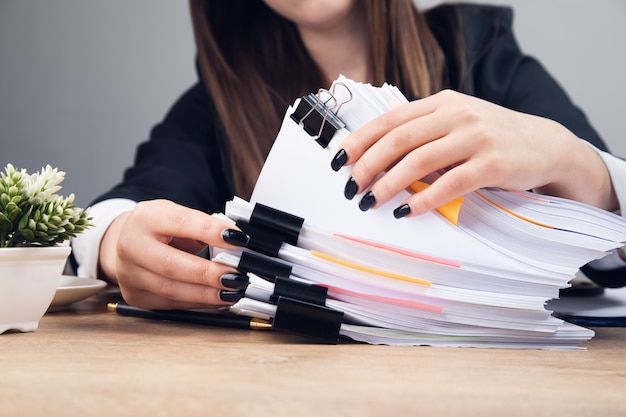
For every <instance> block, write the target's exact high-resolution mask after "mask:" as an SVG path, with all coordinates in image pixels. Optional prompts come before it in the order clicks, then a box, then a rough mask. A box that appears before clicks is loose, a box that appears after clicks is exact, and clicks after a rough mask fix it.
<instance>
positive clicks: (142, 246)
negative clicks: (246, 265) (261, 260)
mask: <svg viewBox="0 0 626 417" xmlns="http://www.w3.org/2000/svg"><path fill="white" fill-rule="evenodd" d="M138 250H139V251H141V253H140V254H137V251H138ZM117 252H118V257H119V259H120V262H122V263H123V264H126V265H136V266H138V267H140V268H143V269H144V270H147V271H151V272H152V273H153V274H154V275H155V276H158V277H167V278H168V279H171V280H175V281H180V282H186V283H191V284H199V285H203V286H207V287H213V288H223V285H222V283H221V277H222V275H224V274H226V273H228V272H235V270H234V268H232V267H230V266H227V265H223V264H219V263H216V262H212V261H209V260H207V259H205V258H202V257H199V256H196V255H194V254H191V253H188V252H185V251H182V250H179V249H176V248H174V247H172V246H170V245H169V244H167V243H165V242H159V241H158V240H154V239H153V238H151V237H150V236H149V235H144V237H139V238H136V237H132V236H131V237H127V236H126V235H124V236H120V238H119V241H118V244H117ZM118 271H120V272H119V273H118V275H120V274H123V273H124V268H118ZM119 279H120V278H119V277H118V280H119ZM144 282H145V285H146V286H147V285H150V283H149V281H144Z"/></svg>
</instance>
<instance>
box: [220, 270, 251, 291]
mask: <svg viewBox="0 0 626 417" xmlns="http://www.w3.org/2000/svg"><path fill="white" fill-rule="evenodd" d="M220 282H221V283H222V285H223V286H225V287H226V288H232V289H234V290H245V289H246V288H248V283H249V282H250V278H248V276H247V275H246V274H238V273H236V272H228V273H226V274H224V275H222V277H221V278H220Z"/></svg>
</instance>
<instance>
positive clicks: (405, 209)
mask: <svg viewBox="0 0 626 417" xmlns="http://www.w3.org/2000/svg"><path fill="white" fill-rule="evenodd" d="M410 212H411V207H409V205H408V204H403V205H401V206H400V207H398V208H396V209H395V210H394V211H393V217H395V218H396V219H401V218H403V217H404V216H406V215H408V214H409V213H410Z"/></svg>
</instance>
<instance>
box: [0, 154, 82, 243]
mask: <svg viewBox="0 0 626 417" xmlns="http://www.w3.org/2000/svg"><path fill="white" fill-rule="evenodd" d="M64 178H65V172H63V171H59V170H58V169H57V168H54V169H53V168H52V167H51V166H50V165H47V166H46V167H45V168H42V169H41V172H37V173H34V174H28V173H27V172H26V170H24V169H21V170H18V169H16V168H15V167H13V165H11V164H8V165H7V166H6V167H5V169H4V172H0V248H7V247H16V246H32V245H37V246H55V245H57V244H59V243H61V242H64V241H66V240H69V239H70V238H72V237H75V236H76V235H77V234H78V233H81V232H83V231H84V230H85V229H87V228H88V227H91V226H93V225H92V224H91V218H90V217H88V216H87V212H86V211H85V210H83V209H81V208H79V207H76V206H74V194H71V195H70V196H69V197H67V198H65V197H62V196H60V195H57V194H56V193H57V191H59V190H60V189H61V186H60V183H61V182H62V181H63V179H64Z"/></svg>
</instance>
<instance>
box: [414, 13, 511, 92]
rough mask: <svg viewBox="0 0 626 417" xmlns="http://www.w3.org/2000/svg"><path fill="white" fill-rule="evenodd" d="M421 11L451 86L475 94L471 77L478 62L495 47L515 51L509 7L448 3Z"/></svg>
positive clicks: (495, 49)
mask: <svg viewBox="0 0 626 417" xmlns="http://www.w3.org/2000/svg"><path fill="white" fill-rule="evenodd" d="M424 15H425V17H426V21H427V22H428V25H429V27H430V29H431V32H432V33H433V35H434V36H435V38H436V39H437V42H438V43H439V45H440V47H441V49H442V51H443V53H444V55H445V56H446V62H447V67H448V72H449V80H450V83H451V87H452V88H455V89H459V90H461V91H464V92H467V93H470V94H474V93H475V86H474V85H473V84H472V82H471V80H472V78H473V77H474V75H475V71H477V70H479V68H477V67H480V66H481V62H484V61H485V59H487V57H489V56H490V55H492V53H494V52H495V51H510V52H515V53H517V52H518V47H517V43H516V41H515V37H514V35H513V29H512V24H513V9H512V8H510V7H506V6H491V5H479V4H473V3H449V4H443V5H440V6H437V7H434V8H432V9H429V10H427V11H426V12H425V13H424ZM468 83H469V84H468Z"/></svg>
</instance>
